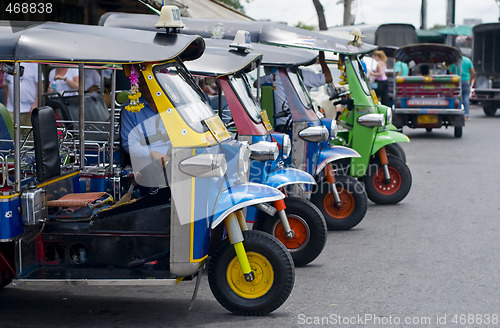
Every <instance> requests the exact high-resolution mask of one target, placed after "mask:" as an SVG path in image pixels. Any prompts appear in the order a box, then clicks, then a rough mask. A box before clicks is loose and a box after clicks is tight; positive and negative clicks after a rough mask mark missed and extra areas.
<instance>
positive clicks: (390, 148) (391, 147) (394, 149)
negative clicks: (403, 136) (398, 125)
mask: <svg viewBox="0 0 500 328" xmlns="http://www.w3.org/2000/svg"><path fill="white" fill-rule="evenodd" d="M385 151H386V152H387V155H392V156H395V157H397V158H399V159H400V160H402V161H403V163H406V153H405V151H404V149H403V147H401V144H399V143H391V144H388V145H386V146H385Z"/></svg>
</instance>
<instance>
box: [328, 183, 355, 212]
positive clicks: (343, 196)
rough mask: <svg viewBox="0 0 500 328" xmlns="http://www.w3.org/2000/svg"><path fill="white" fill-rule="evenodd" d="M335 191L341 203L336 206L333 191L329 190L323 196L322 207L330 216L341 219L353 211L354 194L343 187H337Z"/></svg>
mask: <svg viewBox="0 0 500 328" xmlns="http://www.w3.org/2000/svg"><path fill="white" fill-rule="evenodd" d="M337 192H338V193H339V197H340V202H341V203H342V205H341V206H338V205H337V204H336V203H335V198H334V197H333V193H332V192H331V191H330V192H328V194H326V195H325V197H323V208H324V209H325V212H326V214H328V215H329V216H330V217H332V218H334V219H339V220H342V219H345V218H347V217H348V216H349V215H351V214H352V212H354V208H355V207H356V201H355V200H354V195H353V194H352V193H351V192H349V191H348V190H346V189H345V188H337Z"/></svg>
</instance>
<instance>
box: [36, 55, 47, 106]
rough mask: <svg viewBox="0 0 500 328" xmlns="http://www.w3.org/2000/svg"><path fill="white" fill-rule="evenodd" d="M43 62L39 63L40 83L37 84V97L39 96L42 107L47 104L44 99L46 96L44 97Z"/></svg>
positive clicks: (39, 104)
mask: <svg viewBox="0 0 500 328" xmlns="http://www.w3.org/2000/svg"><path fill="white" fill-rule="evenodd" d="M42 74H43V73H42V64H38V84H37V87H38V94H37V97H38V107H42V106H43V105H45V104H44V103H43V100H44V97H43V78H42Z"/></svg>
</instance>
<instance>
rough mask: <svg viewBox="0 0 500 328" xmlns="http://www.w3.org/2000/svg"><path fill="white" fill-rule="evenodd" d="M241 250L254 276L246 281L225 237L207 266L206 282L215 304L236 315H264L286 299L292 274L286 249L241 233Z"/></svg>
mask: <svg viewBox="0 0 500 328" xmlns="http://www.w3.org/2000/svg"><path fill="white" fill-rule="evenodd" d="M243 237H244V239H245V240H244V242H243V244H244V246H245V251H246V253H247V256H248V261H249V262H250V267H251V268H252V271H253V273H254V275H255V278H254V280H253V281H251V282H247V281H246V280H245V278H244V276H243V274H242V273H241V268H240V264H239V262H238V258H237V257H236V253H235V251H234V247H233V246H232V245H231V244H230V242H229V240H228V239H227V238H226V239H225V240H224V241H223V242H222V243H221V244H220V245H219V247H218V248H217V249H216V250H215V251H214V253H213V254H212V256H211V257H210V261H209V263H208V282H209V285H210V289H211V290H212V293H213V295H214V296H215V298H216V299H217V301H218V302H219V303H220V304H221V305H222V306H223V307H225V308H226V309H227V310H229V311H231V312H233V313H235V314H239V315H266V314H268V313H270V312H273V311H274V310H276V309H277V308H279V307H280V306H281V305H282V304H283V303H284V302H285V301H286V300H287V298H288V296H290V293H291V291H292V288H293V284H294V279H295V271H294V267H293V260H292V258H291V256H290V253H289V252H288V250H287V249H286V248H285V246H283V244H282V243H281V242H279V241H278V240H277V239H276V238H274V237H273V236H271V235H269V234H267V233H264V232H261V231H253V230H250V231H243Z"/></svg>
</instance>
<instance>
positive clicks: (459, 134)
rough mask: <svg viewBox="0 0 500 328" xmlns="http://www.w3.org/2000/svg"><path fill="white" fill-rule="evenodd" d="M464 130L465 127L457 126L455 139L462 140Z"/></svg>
mask: <svg viewBox="0 0 500 328" xmlns="http://www.w3.org/2000/svg"><path fill="white" fill-rule="evenodd" d="M463 130H464V129H463V127H461V126H456V127H455V132H454V136H455V138H462V134H463Z"/></svg>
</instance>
